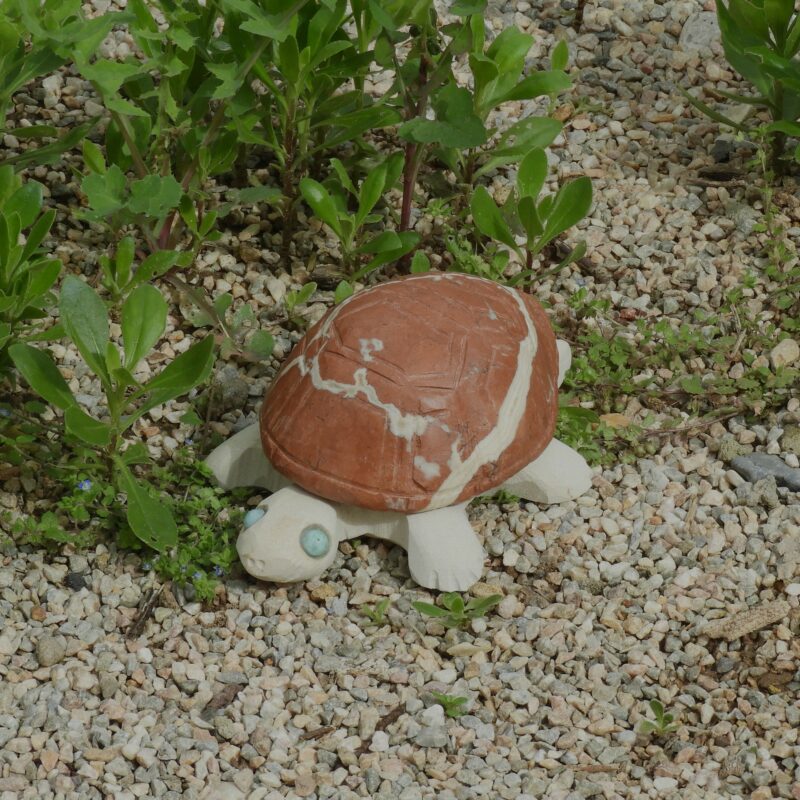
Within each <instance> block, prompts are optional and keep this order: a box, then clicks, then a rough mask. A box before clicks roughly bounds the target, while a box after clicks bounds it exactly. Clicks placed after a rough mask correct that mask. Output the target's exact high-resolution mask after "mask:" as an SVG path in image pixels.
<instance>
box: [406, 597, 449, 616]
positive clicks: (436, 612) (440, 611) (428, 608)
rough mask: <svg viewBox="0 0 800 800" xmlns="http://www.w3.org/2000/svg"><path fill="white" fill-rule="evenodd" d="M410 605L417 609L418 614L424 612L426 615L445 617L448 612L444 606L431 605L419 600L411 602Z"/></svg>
mask: <svg viewBox="0 0 800 800" xmlns="http://www.w3.org/2000/svg"><path fill="white" fill-rule="evenodd" d="M411 605H413V606H414V608H416V609H417V611H419V613H420V614H425V616H427V617H447V616H449V615H450V612H449V611H448V610H447V609H445V608H439V606H434V605H431V603H423V602H422V601H421V600H417V601H415V602H413V603H412V604H411Z"/></svg>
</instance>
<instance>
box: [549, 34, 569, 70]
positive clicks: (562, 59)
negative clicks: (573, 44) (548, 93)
mask: <svg viewBox="0 0 800 800" xmlns="http://www.w3.org/2000/svg"><path fill="white" fill-rule="evenodd" d="M568 61H569V47H568V46H567V42H566V40H565V39H561V41H560V42H559V43H558V44H557V45H556V46H555V47H554V48H553V52H552V53H551V54H550V68H551V69H559V70H563V69H566V67H567V62H568Z"/></svg>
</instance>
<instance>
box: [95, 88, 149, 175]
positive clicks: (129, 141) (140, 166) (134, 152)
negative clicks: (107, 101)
mask: <svg viewBox="0 0 800 800" xmlns="http://www.w3.org/2000/svg"><path fill="white" fill-rule="evenodd" d="M95 91H97V93H98V94H99V95H100V96H101V97H102V96H103V95H102V93H101V92H100V91H99V90H98V89H97V87H96V86H95ZM110 113H111V119H113V120H114V122H115V123H116V124H117V127H118V128H119V132H120V133H121V134H122V138H123V139H124V140H125V144H126V145H128V150H130V152H131V158H132V159H133V166H134V168H135V169H136V174H137V175H138V176H139V177H140V178H146V177H147V176H148V175H149V174H150V173H149V171H148V169H147V165H146V164H145V163H144V159H143V158H142V154H141V153H140V152H139V148H138V147H137V146H136V141H135V140H134V138H133V136H132V135H131V132H130V131H129V130H128V126H127V124H126V122H125V120H124V119H123V117H122V115H121V114H119V113H118V112H117V111H111V112H110Z"/></svg>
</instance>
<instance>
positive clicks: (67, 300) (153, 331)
mask: <svg viewBox="0 0 800 800" xmlns="http://www.w3.org/2000/svg"><path fill="white" fill-rule="evenodd" d="M59 310H60V314H61V323H62V324H63V326H64V330H65V331H66V333H67V335H68V336H69V338H70V339H71V340H72V342H73V343H74V344H75V346H76V348H77V349H78V351H79V352H80V354H81V356H82V357H83V359H84V360H85V362H86V364H87V365H88V366H89V368H90V369H91V370H92V371H93V372H94V374H95V375H96V376H97V378H98V380H99V382H100V385H101V387H102V391H103V393H104V395H105V400H106V408H105V414H104V417H103V418H98V417H95V416H90V415H89V414H87V413H86V411H84V410H83V409H82V408H81V406H80V404H79V403H78V401H77V399H76V397H75V396H74V395H73V393H72V390H71V389H70V388H69V386H68V385H67V382H66V381H65V380H64V378H63V377H62V375H61V373H60V372H59V371H58V368H57V367H56V365H55V364H54V363H53V361H52V359H51V358H50V356H49V355H48V354H47V353H46V352H45V351H43V350H40V349H37V348H35V347H32V346H31V345H28V344H25V343H17V344H15V345H12V346H11V348H10V349H9V352H10V355H11V358H12V360H13V361H14V364H15V366H16V367H17V369H18V370H19V372H20V373H21V374H22V376H23V377H24V378H25V380H26V381H27V382H28V384H29V385H30V386H31V388H32V389H33V390H34V391H36V392H37V393H38V394H39V395H41V396H42V397H43V398H44V399H45V400H46V401H47V402H48V403H50V404H51V405H53V406H55V407H56V408H59V409H61V410H62V411H63V412H64V426H65V431H66V434H67V435H68V436H70V437H72V438H73V439H75V440H77V441H79V442H81V443H82V444H83V445H84V446H85V447H88V448H89V452H90V453H93V454H94V456H93V458H92V461H91V463H90V464H88V465H87V467H86V469H87V472H89V473H91V474H93V475H98V474H99V475H105V478H106V481H107V482H109V483H113V484H114V485H115V486H116V488H117V491H119V492H122V493H124V494H126V495H127V506H126V508H127V520H128V524H129V525H130V528H131V530H132V531H133V533H134V535H135V536H136V537H137V538H138V539H140V540H141V541H142V542H143V543H144V544H146V545H148V546H149V547H152V548H153V549H154V550H157V551H160V552H161V551H164V550H167V549H168V548H170V547H173V546H174V545H175V543H176V541H177V528H176V525H175V520H174V519H173V517H172V515H171V513H170V512H169V509H168V507H167V506H165V505H164V504H163V502H162V501H161V500H160V499H157V498H156V497H155V496H154V494H153V492H152V490H151V489H150V487H148V486H147V485H146V484H144V483H142V482H141V481H140V480H138V479H137V478H136V477H135V475H134V472H133V469H132V468H133V467H134V465H137V464H143V463H146V462H147V461H149V455H148V452H147V448H146V447H145V445H144V444H141V443H137V444H133V445H131V446H130V447H127V448H126V447H125V442H124V439H123V436H124V434H125V433H126V432H127V431H128V430H130V428H131V427H132V426H133V424H134V423H135V422H136V421H137V420H138V419H140V418H141V417H142V416H143V415H144V414H146V413H147V412H148V411H149V410H150V409H151V408H154V407H155V406H158V405H161V404H163V403H166V402H168V401H170V400H172V399H174V398H176V397H180V396H181V395H183V394H186V393H187V392H188V391H190V390H191V389H192V388H194V387H195V386H197V385H198V384H199V383H202V382H203V381H204V380H205V379H206V377H207V376H208V374H209V373H210V371H211V366H212V363H213V346H214V342H213V338H212V337H210V336H209V337H206V338H205V339H203V340H202V341H200V342H197V343H196V344H194V345H192V346H191V347H190V348H189V349H188V350H186V351H185V352H183V353H181V354H180V355H178V356H177V357H176V358H175V359H174V360H173V361H172V362H171V363H170V364H168V365H167V366H166V367H165V368H164V369H163V370H162V371H161V372H160V373H159V374H158V375H156V376H154V377H152V378H150V379H149V380H148V381H146V382H145V383H141V382H140V381H139V380H138V379H137V378H136V377H134V372H135V370H136V367H137V364H138V363H139V362H140V361H141V360H142V359H143V358H144V357H145V356H147V355H148V353H149V352H150V350H151V349H152V347H153V346H154V345H155V344H156V342H158V340H159V339H160V338H161V336H162V335H163V333H164V330H165V328H166V322H167V304H166V302H165V300H164V299H163V297H162V296H161V293H160V292H159V291H158V290H157V289H155V288H154V287H153V286H150V285H148V284H143V285H140V286H137V287H136V288H135V289H134V290H133V291H132V292H131V293H130V294H129V295H128V297H127V299H126V300H125V302H124V303H123V305H122V308H121V313H120V325H121V328H122V339H123V342H124V352H123V353H121V352H120V350H119V349H118V348H117V347H116V346H115V345H114V344H113V342H112V341H111V338H110V331H109V321H108V319H109V314H108V309H107V307H106V305H105V303H104V302H103V301H102V300H101V299H100V297H99V296H98V295H97V294H96V293H95V292H94V291H93V290H92V289H91V288H90V287H89V286H88V285H87V284H86V283H84V282H83V281H81V280H79V279H78V278H75V277H73V276H68V277H67V278H66V279H65V281H64V283H63V286H62V289H61V296H60V301H59Z"/></svg>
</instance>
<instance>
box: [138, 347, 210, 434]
mask: <svg viewBox="0 0 800 800" xmlns="http://www.w3.org/2000/svg"><path fill="white" fill-rule="evenodd" d="M213 363H214V337H213V336H206V338H205V339H203V340H201V341H199V342H197V343H196V344H193V345H192V346H191V347H190V348H189V349H188V350H187V351H186V352H185V353H181V354H180V355H179V356H178V357H177V358H175V360H174V361H171V362H170V363H169V364H168V365H167V366H166V367H165V368H164V369H163V370H162V371H161V372H160V373H159V374H158V375H156V376H155V377H154V378H151V379H150V380H149V381H148V382H147V383H146V384H145V385H144V386H143V387H142V389H140V390H139V392H137V393H136V395H135V396H136V397H140V396H142V395H144V398H145V400H144V403H143V404H142V405H141V406H139V407H138V408H137V409H136V411H135V412H134V413H133V414H132V415H131V416H130V417H128V418H127V419H126V421H125V427H130V425H132V424H133V422H134V421H135V420H136V419H138V418H139V417H141V416H142V414H145V413H146V412H147V411H149V410H150V409H151V408H154V407H155V406H158V405H161V404H162V403H166V402H169V401H170V400H174V399H175V398H176V397H180V396H181V395H183V394H186V392H188V391H189V390H190V389H193V388H194V387H195V386H197V385H198V384H200V383H202V382H203V381H204V380H206V378H207V377H208V375H209V373H210V372H211V366H212V364H213Z"/></svg>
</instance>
